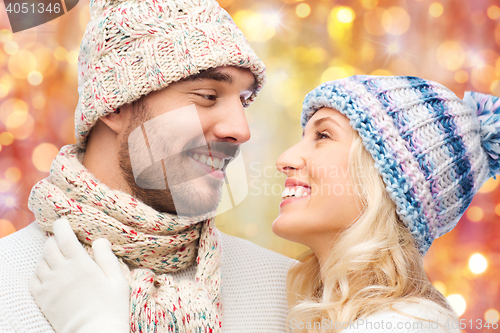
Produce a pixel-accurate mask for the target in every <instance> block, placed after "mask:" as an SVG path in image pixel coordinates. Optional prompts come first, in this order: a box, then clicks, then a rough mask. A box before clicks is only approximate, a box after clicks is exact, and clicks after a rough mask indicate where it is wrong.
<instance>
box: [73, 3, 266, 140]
mask: <svg viewBox="0 0 500 333" xmlns="http://www.w3.org/2000/svg"><path fill="white" fill-rule="evenodd" d="M222 66H236V67H241V68H247V69H249V70H250V71H251V72H252V73H253V74H254V76H255V78H256V80H257V83H258V88H257V91H256V92H255V93H254V94H253V95H252V96H251V97H250V100H249V101H252V100H253V99H254V98H255V96H256V95H257V93H258V91H259V90H260V89H261V88H262V86H263V85H264V83H265V80H266V76H265V66H264V64H263V62H262V61H261V60H260V59H259V58H258V57H257V55H256V54H255V52H254V51H253V49H252V47H251V46H250V44H249V43H248V41H247V40H246V39H245V37H244V36H243V33H242V32H241V31H240V29H239V28H238V27H237V26H236V24H235V23H234V21H233V20H232V18H231V17H230V16H229V14H228V13H227V12H226V11H225V10H224V9H222V8H221V7H220V6H219V4H218V3H217V2H216V1H214V0H141V1H137V0H91V2H90V21H89V23H88V25H87V29H86V30H85V34H84V36H83V40H82V43H81V46H80V54H79V57H78V93H79V100H78V106H77V108H76V113H75V135H76V138H77V145H78V146H79V147H85V145H86V140H87V135H88V133H89V132H90V129H91V128H92V127H93V126H94V124H95V123H96V121H97V119H99V118H100V117H103V116H106V115H108V114H110V113H112V112H114V111H115V110H116V108H118V107H120V106H121V105H123V104H127V103H131V102H133V101H135V100H137V99H139V98H140V97H141V96H143V95H147V94H148V93H150V92H152V91H155V90H160V89H162V88H165V87H166V86H168V85H169V84H170V83H172V82H176V81H179V80H181V79H183V78H186V77H188V76H191V75H195V74H197V73H199V72H200V71H202V70H207V69H210V68H216V67H222Z"/></svg>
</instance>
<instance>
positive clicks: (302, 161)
mask: <svg viewBox="0 0 500 333" xmlns="http://www.w3.org/2000/svg"><path fill="white" fill-rule="evenodd" d="M353 135H354V130H353V129H352V128H351V126H350V125H349V119H348V118H347V117H345V116H344V115H342V114H341V113H340V112H338V111H337V110H334V109H330V108H322V109H320V110H318V111H317V112H316V113H315V114H314V116H313V117H312V118H311V119H310V120H309V122H308V123H307V125H306V127H305V129H304V133H303V137H302V140H301V141H300V142H299V143H297V144H296V145H294V146H292V147H290V148H289V149H288V150H287V151H285V152H284V153H283V154H281V156H280V157H279V158H278V161H277V162H276V166H277V167H278V170H279V171H281V172H283V173H284V174H285V175H286V176H287V179H286V181H285V191H284V192H283V194H282V198H283V200H282V202H281V204H280V213H279V216H278V217H277V218H276V219H275V220H274V222H273V226H272V229H273V232H274V233H275V234H276V235H278V236H280V237H282V238H285V239H288V240H290V241H293V242H297V243H301V244H304V245H306V246H308V247H310V248H311V249H312V250H313V251H314V252H315V254H316V256H318V257H321V253H322V252H323V251H327V250H328V247H329V244H330V243H331V242H332V241H333V239H334V238H335V237H336V235H337V234H338V232H339V231H341V230H343V229H344V228H346V227H347V226H348V225H349V224H350V223H351V222H352V221H354V220H355V219H356V218H357V217H358V216H359V214H360V209H361V208H360V207H361V205H360V202H359V199H358V197H357V196H356V195H355V194H354V191H353V190H354V187H353V186H352V184H351V182H350V180H349V170H348V162H349V152H350V148H351V142H352V139H353Z"/></svg>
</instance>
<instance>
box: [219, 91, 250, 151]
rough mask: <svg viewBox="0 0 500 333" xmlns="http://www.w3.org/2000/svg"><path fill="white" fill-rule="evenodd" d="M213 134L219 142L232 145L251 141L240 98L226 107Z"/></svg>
mask: <svg viewBox="0 0 500 333" xmlns="http://www.w3.org/2000/svg"><path fill="white" fill-rule="evenodd" d="M213 134H214V135H215V137H216V138H217V139H218V140H221V141H228V142H231V143H238V144H242V143H244V142H247V141H248V140H250V136H251V134H250V127H249V126H248V121H247V118H246V115H245V108H244V107H243V105H242V104H241V101H240V99H239V98H238V100H234V101H231V103H228V105H226V106H225V110H224V112H221V113H220V115H219V117H218V119H217V122H216V124H215V125H214V127H213Z"/></svg>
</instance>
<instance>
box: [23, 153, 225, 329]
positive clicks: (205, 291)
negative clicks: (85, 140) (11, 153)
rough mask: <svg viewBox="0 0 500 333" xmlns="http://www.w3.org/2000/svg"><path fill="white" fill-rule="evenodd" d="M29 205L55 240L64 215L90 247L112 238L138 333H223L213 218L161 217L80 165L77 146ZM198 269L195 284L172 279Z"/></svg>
mask: <svg viewBox="0 0 500 333" xmlns="http://www.w3.org/2000/svg"><path fill="white" fill-rule="evenodd" d="M28 207H29V208H30V210H31V211H32V212H33V213H34V214H35V217H36V220H37V222H38V224H39V226H40V228H41V229H42V230H44V231H46V232H47V233H48V234H50V233H51V231H52V225H53V222H54V221H55V220H56V219H58V218H60V217H65V218H67V219H68V221H69V223H70V225H71V226H72V228H73V230H74V232H75V234H76V235H77V237H78V239H79V240H80V242H81V243H82V244H83V245H84V247H85V248H86V249H87V250H88V251H89V253H90V254H92V253H91V245H92V242H93V241H94V240H96V239H98V238H106V239H108V240H109V241H110V242H111V247H112V249H113V252H114V253H115V254H116V255H117V257H118V258H119V260H120V261H121V262H122V267H123V271H124V273H125V276H126V278H127V279H128V281H129V284H130V289H131V293H130V325H131V332H167V331H172V332H209V331H210V332H220V329H221V320H222V302H221V298H220V293H221V286H220V284H221V273H220V257H221V251H220V242H219V237H218V234H217V233H216V231H215V225H214V221H213V219H212V218H210V217H211V216H210V215H209V214H207V215H203V216H198V217H193V218H182V217H179V216H176V215H170V214H166V213H160V212H157V211H155V210H154V209H152V208H151V207H149V206H147V205H145V204H144V203H142V202H140V201H137V200H136V199H135V198H133V197H132V196H130V195H128V194H126V193H124V192H121V191H117V190H112V189H110V188H109V187H107V186H106V185H104V184H102V183H100V182H99V181H98V180H97V179H96V178H95V177H94V176H93V175H92V174H91V173H90V172H89V171H88V170H87V169H85V167H84V166H83V165H82V164H81V163H80V161H79V159H78V156H77V154H76V146H74V145H68V146H65V147H63V148H62V149H61V151H60V153H59V155H58V156H57V157H56V158H55V159H54V161H53V163H52V166H51V172H50V175H49V177H48V178H46V179H44V180H42V181H40V182H38V183H37V184H36V185H35V186H34V187H33V189H32V191H31V195H30V198H29V202H28ZM195 263H196V264H197V271H196V275H195V279H194V281H189V280H183V281H176V280H175V279H174V278H173V277H172V275H171V274H169V273H173V272H177V271H179V270H182V269H185V268H187V267H189V266H191V265H193V264H195Z"/></svg>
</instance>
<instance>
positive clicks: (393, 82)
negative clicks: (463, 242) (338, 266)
mask: <svg viewBox="0 0 500 333" xmlns="http://www.w3.org/2000/svg"><path fill="white" fill-rule="evenodd" d="M322 107H328V108H333V109H336V110H338V111H339V112H340V113H342V114H343V115H345V116H346V117H347V118H349V120H350V124H351V126H352V127H353V129H354V130H356V131H357V132H358V133H359V136H360V137H361V139H362V140H363V144H364V146H365V148H366V150H367V151H368V152H370V154H371V155H372V157H373V159H374V160H375V166H376V168H377V170H378V171H379V173H380V175H381V176H382V178H383V180H384V183H385V185H386V189H387V191H388V193H389V195H390V197H391V199H392V200H393V201H394V202H395V204H396V210H397V213H398V215H399V217H400V218H401V220H402V221H403V223H405V225H406V226H407V227H408V228H409V230H410V232H411V233H412V235H413V236H414V237H415V239H416V241H417V246H418V247H419V250H420V252H421V254H422V255H424V254H425V253H426V252H427V250H428V249H429V246H430V245H431V243H432V241H433V240H434V239H436V238H438V237H440V236H442V235H444V234H445V233H447V232H449V231H451V230H452V229H453V228H454V227H455V225H456V224H457V222H458V220H459V219H460V217H461V216H462V214H463V213H464V211H465V210H466V209H467V207H468V206H469V204H470V203H471V201H472V198H473V196H474V195H475V194H476V193H477V191H478V190H479V189H480V187H481V186H482V185H483V184H484V182H485V181H486V180H487V179H488V178H489V177H491V176H494V175H496V174H499V173H500V160H499V155H500V99H499V98H498V97H495V96H491V95H483V94H479V93H473V92H466V94H465V97H464V100H461V99H460V98H458V97H457V96H456V95H455V94H454V93H453V92H452V91H450V90H449V89H447V88H446V87H444V86H442V85H440V84H439V83H435V82H432V81H428V80H424V79H421V78H417V77H401V76H399V77H380V76H353V77H350V78H346V79H342V80H338V81H332V82H327V83H324V84H321V85H320V86H319V87H317V88H316V89H315V90H313V91H312V92H310V93H309V94H308V95H307V96H306V98H305V101H304V106H303V111H302V119H301V122H302V127H305V125H306V123H307V122H308V121H309V119H310V118H311V117H312V116H313V114H314V113H315V112H316V111H317V110H319V109H321V108H322Z"/></svg>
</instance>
